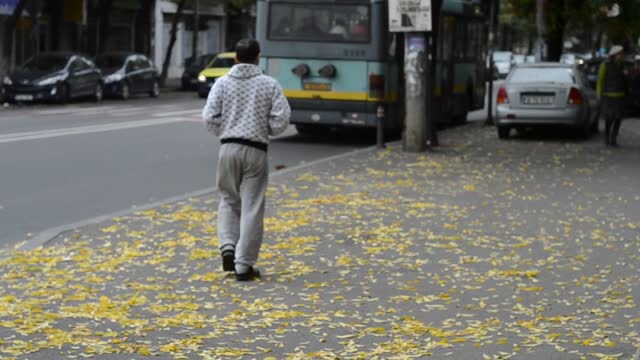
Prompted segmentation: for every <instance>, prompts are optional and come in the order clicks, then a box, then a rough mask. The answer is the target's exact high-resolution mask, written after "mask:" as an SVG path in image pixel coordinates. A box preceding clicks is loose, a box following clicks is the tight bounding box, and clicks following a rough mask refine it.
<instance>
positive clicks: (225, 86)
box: [202, 39, 291, 281]
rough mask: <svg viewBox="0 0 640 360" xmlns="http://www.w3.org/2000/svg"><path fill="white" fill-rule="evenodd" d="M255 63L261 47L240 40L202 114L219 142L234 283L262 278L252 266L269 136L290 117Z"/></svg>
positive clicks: (226, 265) (225, 239) (224, 232)
mask: <svg viewBox="0 0 640 360" xmlns="http://www.w3.org/2000/svg"><path fill="white" fill-rule="evenodd" d="M259 59H260V44H259V43H258V42H257V41H255V40H252V39H243V40H240V41H239V42H238V44H237V45H236V65H234V66H233V67H232V68H231V71H230V72H229V74H227V75H225V76H223V77H221V78H219V79H218V80H217V81H216V82H215V84H214V85H213V87H212V88H211V91H210V92H209V97H208V98H207V103H206V105H205V107H204V109H203V111H202V118H203V121H204V123H205V126H206V127H207V130H208V131H209V132H211V133H213V134H214V135H216V136H218V137H219V138H220V142H221V143H222V146H221V147H220V153H219V158H218V175H217V187H218V191H219V193H220V206H219V209H218V238H219V241H220V251H221V255H222V268H223V270H224V271H235V274H236V280H238V281H247V280H253V279H255V278H259V277H260V272H259V271H258V270H257V269H256V268H254V265H255V264H256V261H257V260H258V254H259V252H260V246H261V245H262V236H263V219H264V207H265V193H266V190H267V182H268V171H269V166H268V160H267V147H268V144H269V135H278V134H280V133H282V132H284V131H285V130H286V129H287V126H288V125H289V117H290V115H291V108H290V107H289V103H288V102H287V99H286V98H285V96H284V94H283V91H282V87H281V86H280V85H279V84H278V82H277V81H276V80H274V79H273V78H271V77H269V76H266V75H263V74H262V70H261V69H260V68H259V67H258V62H259Z"/></svg>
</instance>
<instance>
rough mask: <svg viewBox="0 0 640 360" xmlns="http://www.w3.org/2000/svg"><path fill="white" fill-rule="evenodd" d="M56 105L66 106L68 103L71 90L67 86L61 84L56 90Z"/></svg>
mask: <svg viewBox="0 0 640 360" xmlns="http://www.w3.org/2000/svg"><path fill="white" fill-rule="evenodd" d="M58 91H59V93H58V103H60V104H66V103H68V102H69V99H70V98H71V89H70V88H69V84H61V85H59V88H58Z"/></svg>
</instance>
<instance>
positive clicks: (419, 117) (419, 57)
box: [403, 32, 427, 152]
mask: <svg viewBox="0 0 640 360" xmlns="http://www.w3.org/2000/svg"><path fill="white" fill-rule="evenodd" d="M425 49H426V39H425V34H424V33H420V32H410V33H406V34H405V54H404V75H405V104H406V112H405V133H404V137H403V140H404V144H403V145H404V146H403V147H404V150H405V151H408V152H422V151H424V150H425V147H426V142H427V129H426V128H427V122H426V120H427V116H426V115H427V114H426V103H427V97H426V85H427V84H426V77H425V71H427V69H426V66H425V65H426V53H425Z"/></svg>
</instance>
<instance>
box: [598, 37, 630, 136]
mask: <svg viewBox="0 0 640 360" xmlns="http://www.w3.org/2000/svg"><path fill="white" fill-rule="evenodd" d="M623 50H624V49H623V47H622V46H619V45H615V46H613V47H612V48H611V50H610V51H609V59H607V60H606V61H603V62H602V64H601V65H600V70H599V71H598V83H597V86H596V91H597V93H598V98H600V99H601V100H602V108H603V113H604V119H605V138H604V143H605V145H607V146H614V147H617V146H618V142H617V140H616V139H617V137H618V132H619V131H620V123H621V122H622V116H623V112H624V99H625V96H626V93H627V76H626V74H625V71H624V63H623V61H622V60H623Z"/></svg>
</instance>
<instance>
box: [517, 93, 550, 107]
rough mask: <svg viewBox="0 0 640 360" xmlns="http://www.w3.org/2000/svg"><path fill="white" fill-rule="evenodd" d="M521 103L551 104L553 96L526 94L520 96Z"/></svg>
mask: <svg viewBox="0 0 640 360" xmlns="http://www.w3.org/2000/svg"><path fill="white" fill-rule="evenodd" d="M522 103H523V104H525V105H551V104H553V96H542V95H540V96H534V95H526V96H523V97H522Z"/></svg>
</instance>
